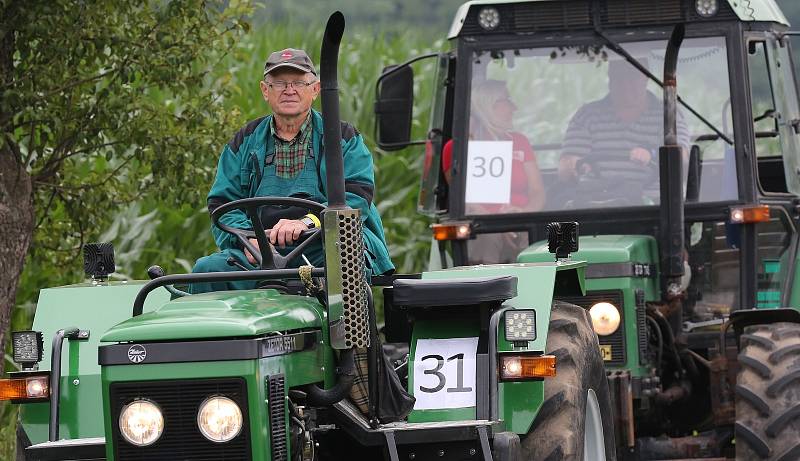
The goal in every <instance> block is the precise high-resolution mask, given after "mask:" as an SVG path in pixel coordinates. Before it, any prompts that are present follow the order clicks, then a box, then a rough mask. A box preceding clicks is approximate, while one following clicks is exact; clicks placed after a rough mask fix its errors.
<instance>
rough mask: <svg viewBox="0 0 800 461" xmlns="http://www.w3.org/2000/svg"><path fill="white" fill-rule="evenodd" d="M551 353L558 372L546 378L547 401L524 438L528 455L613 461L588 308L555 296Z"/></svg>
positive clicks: (607, 399)
mask: <svg viewBox="0 0 800 461" xmlns="http://www.w3.org/2000/svg"><path fill="white" fill-rule="evenodd" d="M547 353H548V354H553V355H555V356H556V376H555V377H553V378H546V379H545V380H544V403H543V404H542V407H541V408H540V409H539V413H538V414H537V415H536V419H535V420H534V421H533V425H532V427H531V432H530V433H528V435H527V436H526V437H525V438H524V440H523V442H522V448H523V451H524V452H525V453H526V459H529V460H534V461H538V460H547V461H558V460H564V461H582V460H592V461H603V460H606V461H613V460H615V459H616V455H615V452H614V431H613V427H612V423H611V420H610V416H611V414H612V412H611V399H610V396H609V392H608V381H607V379H606V373H605V367H604V365H603V359H602V357H601V356H600V346H599V344H598V342H597V335H596V334H595V332H594V330H592V321H591V319H590V317H589V312H588V311H586V310H585V309H583V308H581V307H578V306H575V305H573V304H569V303H565V302H561V301H555V302H554V303H553V308H552V311H551V313H550V327H549V331H548V334H547Z"/></svg>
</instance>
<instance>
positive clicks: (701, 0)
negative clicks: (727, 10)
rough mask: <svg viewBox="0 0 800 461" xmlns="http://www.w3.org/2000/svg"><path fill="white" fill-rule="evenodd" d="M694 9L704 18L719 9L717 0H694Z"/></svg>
mask: <svg viewBox="0 0 800 461" xmlns="http://www.w3.org/2000/svg"><path fill="white" fill-rule="evenodd" d="M694 9H695V11H697V14H699V15H700V16H702V17H704V18H710V17H712V16H714V15H715V14H717V11H719V4H718V3H717V0H695V2H694Z"/></svg>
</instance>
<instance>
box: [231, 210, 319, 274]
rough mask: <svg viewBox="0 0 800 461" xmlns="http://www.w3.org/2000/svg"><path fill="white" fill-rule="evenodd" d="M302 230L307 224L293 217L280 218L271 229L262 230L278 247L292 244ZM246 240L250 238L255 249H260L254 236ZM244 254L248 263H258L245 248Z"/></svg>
mask: <svg viewBox="0 0 800 461" xmlns="http://www.w3.org/2000/svg"><path fill="white" fill-rule="evenodd" d="M304 230H308V225H306V223H304V222H302V221H299V220H295V219H281V220H279V221H278V222H277V224H275V226H274V227H273V228H272V229H264V231H265V232H267V237H268V238H269V243H271V244H272V245H275V246H278V247H280V248H285V247H286V245H291V244H293V243H294V242H295V241H296V240H297V239H298V238H300V234H301V233H302V232H303V231H304ZM248 240H250V243H252V244H253V246H254V247H256V249H260V247H259V246H258V240H256V239H254V238H251V239H248ZM244 254H245V256H247V260H248V261H249V262H250V264H257V263H258V261H257V260H256V258H255V256H253V255H252V254H251V253H250V251H249V250H248V249H247V248H245V249H244Z"/></svg>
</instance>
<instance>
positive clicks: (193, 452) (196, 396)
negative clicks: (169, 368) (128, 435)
mask: <svg viewBox="0 0 800 461" xmlns="http://www.w3.org/2000/svg"><path fill="white" fill-rule="evenodd" d="M212 395H224V396H226V397H228V398H230V399H231V400H233V401H234V402H236V404H237V405H239V408H240V409H241V410H242V416H243V418H244V426H243V427H242V431H241V432H240V433H239V435H238V436H236V437H235V438H234V439H233V440H231V441H230V442H227V443H215V442H211V441H210V440H208V439H206V438H205V437H203V435H202V434H201V433H200V430H199V429H198V428H197V410H198V409H199V408H200V404H201V403H203V401H204V400H205V399H206V398H208V397H209V396H212ZM110 396H111V398H110V401H111V410H112V411H111V421H112V422H113V424H112V426H113V443H114V454H115V459H117V460H119V461H147V460H154V459H175V460H189V459H191V460H193V461H223V460H226V461H227V460H230V461H233V460H249V459H251V456H250V451H251V450H250V428H249V424H248V412H247V386H246V383H245V381H244V379H241V378H236V379H213V380H211V379H210V380H176V381H143V382H133V383H128V382H124V383H113V384H111V389H110ZM139 398H144V399H147V400H150V401H152V402H155V403H157V404H158V406H159V407H161V411H162V412H163V413H164V433H163V434H162V435H161V438H160V439H158V440H157V441H156V442H155V443H154V444H152V445H150V446H146V447H136V446H134V445H131V444H130V443H128V442H126V441H125V439H123V438H122V434H120V432H119V423H118V421H119V415H120V413H121V412H122V407H123V406H125V405H126V404H128V403H130V402H131V401H133V400H135V399H139Z"/></svg>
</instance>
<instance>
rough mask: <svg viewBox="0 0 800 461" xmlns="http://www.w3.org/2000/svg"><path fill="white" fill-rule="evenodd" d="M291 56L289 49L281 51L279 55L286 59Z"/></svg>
mask: <svg viewBox="0 0 800 461" xmlns="http://www.w3.org/2000/svg"><path fill="white" fill-rule="evenodd" d="M292 56H294V55H293V54H292V52H291V51H284V52H283V53H281V57H282V58H286V59H288V58H291V57H292Z"/></svg>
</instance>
